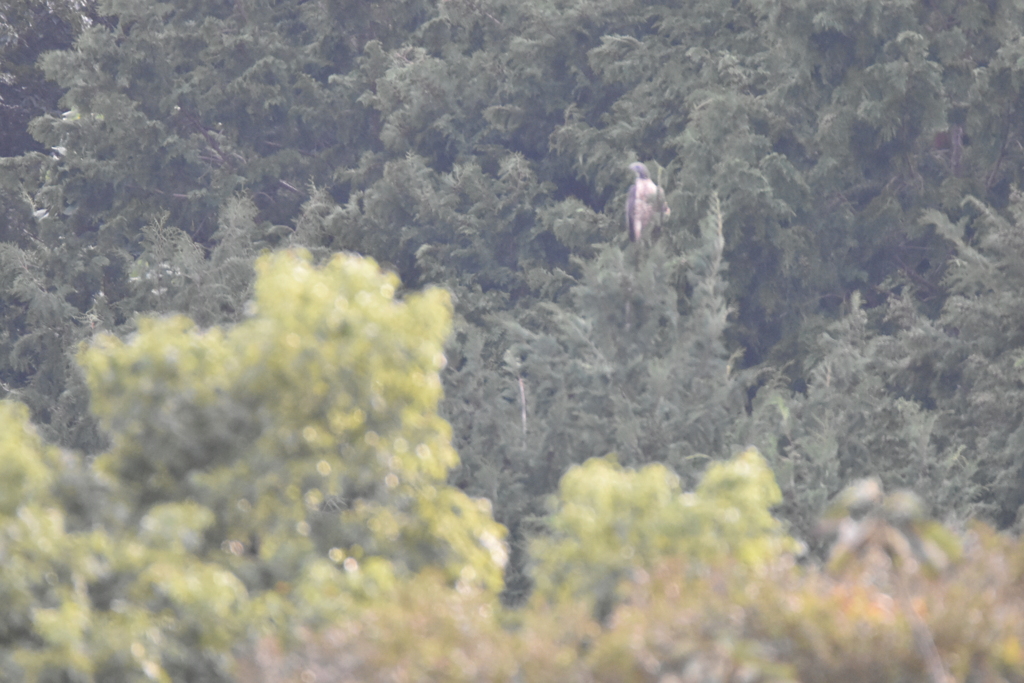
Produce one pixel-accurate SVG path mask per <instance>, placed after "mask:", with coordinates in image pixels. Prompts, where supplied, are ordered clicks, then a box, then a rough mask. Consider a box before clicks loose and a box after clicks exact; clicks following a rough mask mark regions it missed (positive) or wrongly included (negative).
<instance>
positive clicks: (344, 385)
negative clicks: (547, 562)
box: [0, 252, 506, 681]
mask: <svg viewBox="0 0 1024 683" xmlns="http://www.w3.org/2000/svg"><path fill="white" fill-rule="evenodd" d="M258 272H259V278H258V282H257V285H256V300H255V302H253V303H252V304H251V305H250V307H249V317H248V319H247V320H245V321H244V322H243V323H241V324H239V325H236V326H234V327H230V328H211V329H207V330H200V329H198V328H196V327H195V326H194V325H193V324H192V323H191V321H189V320H188V319H186V318H184V317H172V318H164V319H146V320H141V321H140V322H139V331H138V333H137V334H135V335H134V336H133V337H132V338H130V339H128V340H127V341H122V340H119V339H117V338H115V337H113V336H101V337H99V338H97V340H96V341H95V343H94V344H93V345H92V346H91V347H89V348H86V349H84V350H83V351H82V353H81V355H80V358H81V362H82V364H83V366H84V368H85V372H86V375H87V381H88V384H89V386H90V387H91V389H92V400H93V409H94V410H95V412H96V413H97V415H98V416H99V418H100V420H101V423H102V424H103V426H104V427H105V428H106V429H107V430H108V431H109V433H110V435H111V440H112V446H111V448H110V449H109V450H108V451H107V452H105V453H103V454H102V455H101V456H99V457H98V458H97V459H96V460H95V462H94V463H93V466H92V467H91V468H88V469H83V468H81V467H80V466H77V465H76V463H80V462H81V461H80V459H79V458H77V456H72V455H71V454H68V455H66V456H65V455H62V454H61V453H59V452H58V451H56V450H54V449H52V448H48V447H44V445H43V444H42V441H41V440H40V439H39V437H38V436H36V435H35V434H34V432H33V431H32V430H31V429H30V428H29V427H28V421H27V419H28V414H27V410H26V409H25V408H24V406H18V405H17V404H11V403H4V404H0V426H2V432H0V433H2V435H3V436H2V438H0V474H2V475H3V476H2V483H0V559H2V563H0V596H2V597H3V600H4V604H5V606H7V608H6V609H5V613H4V616H3V617H0V624H2V628H0V667H2V668H0V672H2V673H3V674H5V675H4V676H3V678H4V680H22V679H24V680H32V681H42V680H56V679H57V678H60V679H61V680H65V679H67V680H71V679H74V680H87V681H101V680H126V681H127V680H144V679H149V680H159V681H172V680H173V681H179V680H204V681H205V680H226V679H228V678H230V676H231V675H232V673H231V672H232V670H233V660H232V657H231V656H230V652H231V651H232V648H233V647H234V646H236V645H237V644H238V643H239V642H240V640H241V639H243V638H245V637H247V636H248V635H260V634H263V633H267V632H276V631H279V630H281V629H284V630H285V631H286V632H291V629H292V627H294V626H297V625H299V624H306V625H316V624H322V623H325V622H327V621H331V620H335V619H337V617H338V616H339V615H340V614H342V613H343V612H345V611H347V610H348V609H350V608H351V607H352V606H353V605H354V604H357V603H359V602H366V601H373V600H374V599H375V598H383V597H386V596H388V595H390V594H391V591H392V590H394V589H395V587H396V586H397V585H398V584H399V583H401V582H403V581H404V579H405V578H408V577H411V576H414V575H416V574H418V573H420V572H421V570H425V569H429V570H430V571H432V572H434V573H437V574H439V575H440V576H441V577H442V580H443V581H446V582H447V583H448V584H449V585H452V586H455V587H458V588H460V590H461V589H466V590H468V589H474V590H480V591H483V592H484V593H485V594H488V595H490V596H492V599H493V596H494V595H496V593H497V592H498V591H499V590H500V589H501V586H502V578H501V572H502V567H503V565H504V562H505V559H506V549H505V546H504V542H503V537H504V529H503V527H501V526H500V525H498V524H496V523H495V522H494V521H493V519H492V517H491V513H490V503H489V502H488V501H486V500H474V499H471V498H469V497H468V496H466V495H465V494H463V493H462V492H461V491H459V490H457V489H454V488H452V487H450V486H448V485H447V484H446V483H445V478H446V476H447V473H448V470H449V468H451V467H452V466H453V465H455V464H456V463H457V462H458V457H457V455H456V453H455V451H454V450H453V449H452V447H451V445H450V443H449V438H450V434H449V432H450V429H449V427H448V425H447V423H446V422H445V421H444V420H442V419H441V418H440V417H438V415H437V403H438V400H439V398H440V395H441V385H440V380H439V378H438V370H439V369H440V368H441V367H443V366H444V363H445V359H444V356H443V354H442V353H441V348H442V343H443V341H444V339H445V338H446V336H447V334H448V325H449V316H450V313H449V311H450V305H449V303H448V300H447V295H446V294H445V293H444V292H442V291H441V290H428V291H425V292H423V293H419V294H412V295H409V296H408V297H406V298H405V299H404V300H398V299H396V297H395V290H396V288H397V286H398V280H397V278H396V277H394V276H392V275H387V274H382V273H381V271H380V270H379V269H378V268H377V266H376V264H374V263H373V262H372V261H369V260H364V259H361V258H359V257H356V256H351V255H338V256H336V257H334V258H333V259H331V260H330V262H328V263H327V264H325V265H324V266H323V267H322V268H316V267H314V266H313V265H312V264H311V263H310V259H309V257H308V255H305V254H302V253H291V252H289V253H281V254H277V255H273V256H267V257H264V258H263V259H261V260H260V261H259V262H258ZM65 461H66V462H65ZM67 467H72V468H73V469H74V468H75V467H77V469H75V470H74V472H72V474H74V475H75V476H77V477H78V478H79V479H81V480H82V481H83V482H86V483H88V484H89V485H90V486H91V487H92V490H93V492H94V493H95V494H96V495H95V496H92V498H93V499H92V500H91V501H90V505H88V506H85V507H87V508H88V509H85V510H81V509H78V508H74V506H73V505H69V502H68V501H69V500H74V496H71V495H70V494H69V493H68V492H67V491H66V489H68V488H69V487H68V486H67V484H66V482H65V480H66V479H67V477H68V476H69V475H68V473H66V472H63V471H62V470H63V469H65V468H67ZM80 507H81V506H80ZM72 508H74V509H72ZM69 510H71V511H70V512H69ZM72 513H73V514H72Z"/></svg>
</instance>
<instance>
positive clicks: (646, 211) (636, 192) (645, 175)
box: [626, 162, 672, 242]
mask: <svg viewBox="0 0 1024 683" xmlns="http://www.w3.org/2000/svg"><path fill="white" fill-rule="evenodd" d="M629 168H630V169H631V170H632V171H633V173H636V182H634V183H633V187H631V188H629V192H628V193H627V194H626V229H627V230H628V231H629V239H630V240H631V241H633V242H636V241H638V240H639V239H640V235H641V234H642V233H643V231H644V228H646V227H648V226H649V225H652V224H653V223H654V218H655V216H656V215H657V214H661V215H662V216H668V215H669V214H671V213H672V211H671V210H670V209H669V208H668V204H666V203H665V192H664V191H663V190H662V189H661V188H660V187H658V186H657V185H655V184H654V181H653V180H651V174H650V173H649V172H648V171H647V167H646V166H644V165H643V164H641V163H640V162H636V163H632V164H630V165H629Z"/></svg>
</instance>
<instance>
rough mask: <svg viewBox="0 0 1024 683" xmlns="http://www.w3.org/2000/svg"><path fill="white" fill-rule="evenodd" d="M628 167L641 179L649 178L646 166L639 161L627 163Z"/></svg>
mask: <svg viewBox="0 0 1024 683" xmlns="http://www.w3.org/2000/svg"><path fill="white" fill-rule="evenodd" d="M629 168H630V170H631V171H633V173H636V177H637V178H639V179H641V180H649V179H650V177H651V174H650V172H649V171H648V170H647V167H646V166H644V165H643V164H641V163H640V162H639V161H634V162H633V163H631V164H630V165H629Z"/></svg>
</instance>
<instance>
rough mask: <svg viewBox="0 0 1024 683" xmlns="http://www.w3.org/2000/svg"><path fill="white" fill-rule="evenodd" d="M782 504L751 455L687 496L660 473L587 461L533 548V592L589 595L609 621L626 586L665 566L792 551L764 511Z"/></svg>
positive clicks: (554, 596) (666, 472)
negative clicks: (638, 574)
mask: <svg viewBox="0 0 1024 683" xmlns="http://www.w3.org/2000/svg"><path fill="white" fill-rule="evenodd" d="M781 501H782V495H781V493H780V492H779V487H778V486H777V485H776V483H775V478H774V477H773V476H772V473H771V470H770V469H769V468H768V465H767V463H766V462H765V461H764V458H762V457H761V455H760V453H758V452H757V450H756V449H753V448H750V449H747V450H745V451H743V452H742V453H740V454H738V455H736V456H735V457H734V458H733V459H731V460H729V461H726V462H721V463H716V464H713V465H711V466H710V467H709V468H708V470H707V472H706V473H705V474H704V477H703V479H702V480H701V483H700V484H699V485H698V486H697V488H696V490H694V491H693V492H688V493H684V492H683V491H682V488H681V486H680V483H679V477H678V476H677V475H676V474H674V473H673V472H672V471H671V470H670V469H668V468H666V467H665V466H664V465H661V464H657V463H656V464H651V465H647V466H646V467H644V468H642V469H640V470H631V469H623V468H622V467H621V466H619V464H618V463H617V462H615V460H614V458H612V457H607V458H594V459H591V460H588V461H587V462H585V463H584V464H582V465H578V466H575V467H573V468H571V469H570V470H569V471H568V472H567V473H566V474H565V476H564V477H562V481H561V484H560V485H559V497H558V503H557V507H556V509H555V510H554V512H553V514H552V515H551V517H550V518H549V520H548V527H549V531H550V534H549V535H546V536H542V537H539V538H537V539H536V540H535V541H534V544H533V557H534V559H535V562H536V565H535V567H534V576H535V580H536V588H537V593H538V595H540V596H542V597H544V598H547V599H551V600H566V599H574V598H580V597H583V596H590V597H592V598H594V599H595V604H596V607H597V609H598V611H599V613H604V614H607V610H609V609H610V608H611V607H613V605H614V600H615V598H616V595H617V591H618V589H619V587H620V584H622V582H623V581H624V580H626V579H628V578H630V577H631V575H632V573H633V572H635V571H636V570H638V569H640V570H644V571H650V569H651V568H652V567H653V566H654V565H655V564H656V563H657V562H659V561H661V560H664V559H665V558H668V557H679V556H683V557H686V558H688V559H690V560H691V561H693V562H697V563H705V564H709V563H713V562H716V561H722V560H723V559H725V558H734V559H736V560H739V561H740V562H742V563H744V564H746V565H749V566H752V567H756V566H759V565H763V564H765V563H767V562H768V561H770V560H772V559H775V558H777V557H778V556H779V555H780V554H782V553H784V552H792V551H794V550H796V549H797V547H798V546H797V543H796V542H795V541H794V540H793V539H791V538H789V537H788V536H786V535H785V534H784V533H783V529H782V525H781V523H780V522H779V521H778V520H777V519H775V518H774V517H773V516H772V514H771V512H770V510H771V508H772V507H773V506H775V505H777V504H779V503H780V502H781Z"/></svg>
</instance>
